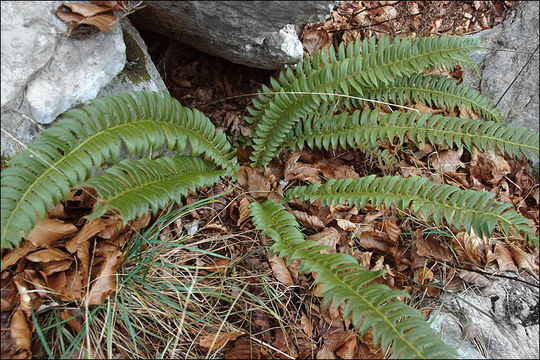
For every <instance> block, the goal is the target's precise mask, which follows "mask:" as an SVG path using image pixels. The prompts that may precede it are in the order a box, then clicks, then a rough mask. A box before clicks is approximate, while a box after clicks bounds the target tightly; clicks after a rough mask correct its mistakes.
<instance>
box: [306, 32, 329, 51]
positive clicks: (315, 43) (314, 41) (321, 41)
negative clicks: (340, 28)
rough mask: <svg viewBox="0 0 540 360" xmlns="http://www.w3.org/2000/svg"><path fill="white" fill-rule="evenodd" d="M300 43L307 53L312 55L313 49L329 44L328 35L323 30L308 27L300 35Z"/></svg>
mask: <svg viewBox="0 0 540 360" xmlns="http://www.w3.org/2000/svg"><path fill="white" fill-rule="evenodd" d="M302 44H303V45H304V49H305V50H306V51H307V52H308V53H309V55H313V54H314V53H315V51H317V50H319V49H322V48H324V47H327V46H328V45H330V36H328V32H327V31H325V30H317V29H309V30H306V31H304V34H303V35H302Z"/></svg>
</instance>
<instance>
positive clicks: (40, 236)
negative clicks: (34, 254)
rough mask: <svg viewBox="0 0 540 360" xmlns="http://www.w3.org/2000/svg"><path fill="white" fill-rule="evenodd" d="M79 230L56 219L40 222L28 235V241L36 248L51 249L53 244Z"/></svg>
mask: <svg viewBox="0 0 540 360" xmlns="http://www.w3.org/2000/svg"><path fill="white" fill-rule="evenodd" d="M78 230H79V229H77V227H76V226H75V225H73V224H69V223H65V222H63V221H60V220H56V219H44V220H40V221H38V223H37V224H36V225H35V226H34V228H33V229H32V230H31V231H30V233H29V234H28V240H29V241H30V242H31V243H32V244H34V246H36V247H41V246H43V247H49V246H51V244H52V243H53V242H55V241H56V240H58V239H61V238H62V237H64V236H66V235H69V234H73V233H75V232H77V231H78Z"/></svg>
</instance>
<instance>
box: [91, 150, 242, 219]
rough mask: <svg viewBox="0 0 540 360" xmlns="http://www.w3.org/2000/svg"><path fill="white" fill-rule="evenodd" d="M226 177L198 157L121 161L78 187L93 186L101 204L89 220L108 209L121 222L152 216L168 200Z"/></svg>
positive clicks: (99, 215)
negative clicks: (149, 209) (117, 212)
mask: <svg viewBox="0 0 540 360" xmlns="http://www.w3.org/2000/svg"><path fill="white" fill-rule="evenodd" d="M224 175H231V174H228V172H227V170H214V169H213V168H212V166H211V164H210V163H209V162H207V161H204V160H202V159H200V158H198V157H191V156H178V157H165V158H160V159H156V160H150V159H141V160H125V161H122V162H121V163H120V164H118V165H116V166H113V167H111V168H109V169H107V170H106V171H105V173H104V174H103V175H101V176H97V177H93V178H91V179H89V180H88V181H86V182H85V183H83V184H81V185H82V186H94V187H95V188H96V189H97V191H98V194H99V196H100V197H101V199H102V200H101V201H100V202H99V203H98V205H97V206H96V208H95V210H94V212H93V214H92V216H90V217H89V218H90V219H95V218H99V217H101V216H102V215H103V214H104V213H105V212H106V211H107V210H108V209H109V208H114V209H116V210H118V211H119V212H120V214H121V215H122V218H123V220H124V223H126V222H127V220H129V219H134V218H136V217H137V216H141V215H143V214H145V213H147V212H148V208H149V207H151V209H152V212H153V213H156V212H157V211H158V210H159V209H161V208H164V207H165V206H166V205H167V204H168V203H169V202H170V201H171V200H172V201H175V202H180V200H181V197H182V196H186V195H187V193H188V191H190V190H191V191H193V190H195V189H196V188H198V187H202V186H210V185H213V184H215V183H216V182H218V181H219V179H220V178H221V177H223V176H224Z"/></svg>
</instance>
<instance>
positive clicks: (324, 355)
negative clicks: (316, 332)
mask: <svg viewBox="0 0 540 360" xmlns="http://www.w3.org/2000/svg"><path fill="white" fill-rule="evenodd" d="M315 358H316V359H337V357H336V354H334V352H333V351H331V350H330V349H329V348H328V346H327V345H326V344H325V345H323V346H321V348H320V350H319V351H318V352H317V355H316V356H315Z"/></svg>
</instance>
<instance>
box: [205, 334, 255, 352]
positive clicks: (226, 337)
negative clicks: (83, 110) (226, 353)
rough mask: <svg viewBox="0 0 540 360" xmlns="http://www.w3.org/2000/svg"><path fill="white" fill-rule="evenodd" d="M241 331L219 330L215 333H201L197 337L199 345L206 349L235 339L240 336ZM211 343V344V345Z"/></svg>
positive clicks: (217, 347) (217, 346) (216, 347)
mask: <svg viewBox="0 0 540 360" xmlns="http://www.w3.org/2000/svg"><path fill="white" fill-rule="evenodd" d="M242 335H244V334H242V333H230V332H220V333H217V334H208V335H202V336H200V337H199V346H201V347H203V348H205V349H208V350H215V349H219V348H220V347H222V346H223V345H225V344H226V343H227V342H228V341H231V340H236V339H237V338H238V337H240V336H242ZM212 344H213V345H212Z"/></svg>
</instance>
